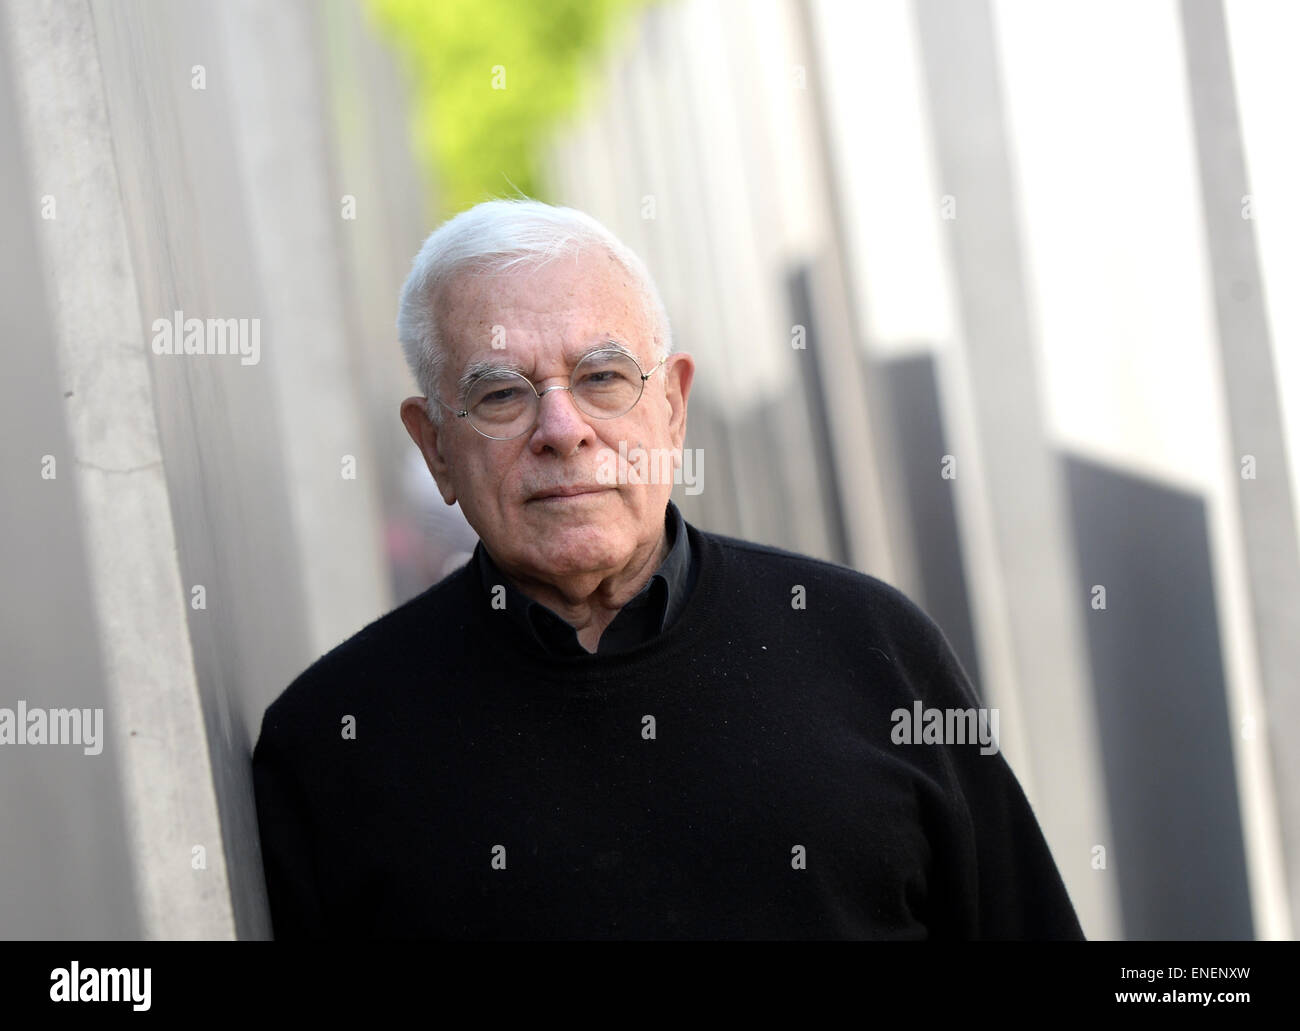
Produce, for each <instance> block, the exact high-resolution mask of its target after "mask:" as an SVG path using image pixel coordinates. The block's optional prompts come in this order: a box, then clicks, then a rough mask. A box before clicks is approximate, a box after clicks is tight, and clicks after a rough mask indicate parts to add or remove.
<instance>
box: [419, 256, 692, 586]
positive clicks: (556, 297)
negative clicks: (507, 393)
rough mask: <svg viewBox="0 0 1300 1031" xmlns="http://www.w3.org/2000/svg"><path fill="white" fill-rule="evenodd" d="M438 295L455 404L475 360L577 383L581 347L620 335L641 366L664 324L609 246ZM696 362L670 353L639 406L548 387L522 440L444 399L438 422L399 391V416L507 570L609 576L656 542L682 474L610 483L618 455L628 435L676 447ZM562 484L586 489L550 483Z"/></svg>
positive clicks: (461, 281)
mask: <svg viewBox="0 0 1300 1031" xmlns="http://www.w3.org/2000/svg"><path fill="white" fill-rule="evenodd" d="M436 302H437V303H439V304H440V313H441V322H440V325H441V327H442V333H443V344H444V347H445V349H446V359H447V360H446V363H445V365H444V370H443V376H442V382H441V384H440V391H441V397H442V400H443V401H445V402H447V403H448V404H450V405H452V406H453V407H455V408H458V409H459V408H460V407H461V404H462V401H463V397H462V396H461V395H460V393H459V392H458V389H457V387H458V382H459V380H460V378H461V376H462V374H463V372H464V370H465V369H466V367H467V366H469V365H470V363H473V362H478V361H493V362H502V363H504V364H505V365H506V366H507V367H509V368H514V369H515V370H516V371H518V372H520V373H522V374H523V375H524V376H525V377H527V378H528V379H529V380H531V381H532V383H533V385H534V386H535V387H536V388H537V390H538V391H539V392H540V391H543V390H545V389H546V388H547V387H550V386H556V385H558V386H568V385H569V375H570V373H571V372H572V370H573V367H574V365H575V364H576V363H577V362H578V360H579V359H580V358H581V357H582V356H583V355H585V354H587V353H589V352H590V351H593V350H597V349H600V348H601V347H602V346H607V344H608V342H609V341H611V340H613V341H617V342H618V343H620V344H622V346H623V347H625V348H626V349H627V350H629V351H630V352H631V353H632V354H633V355H634V356H635V358H636V360H637V361H638V363H640V365H641V368H642V370H643V371H645V372H649V371H650V370H651V369H652V368H653V367H654V366H655V363H656V361H657V358H656V353H657V348H656V346H655V343H654V331H655V326H654V323H653V320H652V316H651V314H650V313H649V312H648V311H647V310H646V304H645V301H644V299H643V297H642V295H641V294H640V292H639V291H638V289H637V286H636V282H635V280H634V279H633V277H632V276H631V275H630V274H629V273H627V272H625V271H624V270H623V268H622V266H620V265H619V264H618V262H616V261H615V260H614V259H613V258H612V257H610V256H609V255H608V254H606V253H605V252H604V251H603V250H590V251H586V252H584V253H582V254H581V255H579V256H577V257H574V256H572V255H566V256H563V257H560V258H557V259H555V260H554V261H551V262H549V263H548V264H547V265H545V266H543V267H541V268H535V269H526V270H521V271H518V272H510V273H505V274H496V275H489V276H476V275H462V276H460V277H458V278H456V279H455V280H453V281H452V282H450V283H449V284H448V285H447V286H446V287H445V288H444V290H443V292H442V296H441V297H440V298H437V299H436ZM494 327H495V328H494ZM502 330H504V333H502ZM494 342H496V343H497V344H498V346H497V347H495V348H494V347H493V343H494ZM501 344H504V346H499V345H501ZM693 373H694V363H693V361H692V359H691V358H690V356H689V355H685V354H674V355H671V356H670V357H669V359H668V361H667V362H666V363H665V366H664V367H663V368H662V369H660V370H659V371H658V372H656V373H655V374H654V375H652V376H651V377H650V379H649V380H647V381H646V384H645V390H644V392H643V393H642V395H641V399H640V400H639V401H638V402H637V403H636V405H635V406H634V407H633V408H632V410H631V411H629V412H628V413H627V414H626V415H623V416H620V417H618V418H614V419H597V418H593V417H591V416H588V415H586V414H584V413H583V412H582V411H581V409H579V408H578V407H577V406H576V405H575V404H574V400H573V396H572V394H570V393H569V392H568V391H566V390H554V391H551V392H549V393H546V394H544V395H543V397H542V399H541V402H540V405H539V408H538V413H537V421H536V423H535V424H534V425H533V426H532V427H531V428H530V429H528V430H527V431H525V432H524V433H523V434H522V435H521V436H519V437H517V438H515V439H514V440H491V439H488V438H487V437H484V436H482V435H480V434H479V433H477V432H475V430H474V428H473V427H472V426H470V425H469V422H468V420H466V419H460V418H457V417H456V416H455V415H454V414H452V413H451V412H449V411H446V410H445V409H444V411H443V422H442V427H441V428H439V427H437V426H436V425H434V424H433V423H432V422H431V421H430V420H429V419H428V417H427V415H426V414H425V413H424V412H423V410H422V406H421V404H420V403H419V402H418V401H416V400H415V399H408V400H407V401H405V402H403V406H402V418H403V421H404V422H405V423H406V427H407V430H408V431H409V432H410V434H411V436H412V438H413V439H414V440H415V441H416V443H417V444H418V445H419V446H420V449H421V451H422V452H423V453H424V456H425V459H426V461H427V462H428V464H429V469H430V471H431V472H432V473H433V475H434V478H435V479H436V480H437V482H438V487H439V490H440V491H441V493H442V496H443V498H444V499H445V500H446V501H447V503H448V504H450V503H452V502H453V501H459V502H460V506H461V510H462V511H463V512H464V513H465V518H466V519H468V520H469V523H470V525H471V526H472V527H474V529H475V530H476V531H477V532H478V535H479V536H480V537H481V538H482V539H483V542H484V544H485V545H486V546H487V549H488V551H489V552H490V553H491V554H492V556H493V558H494V559H496V561H497V562H498V563H499V564H500V565H501V566H502V567H503V568H504V569H505V570H506V571H507V572H511V573H513V574H515V575H516V576H522V577H525V578H530V579H538V580H543V581H546V582H548V583H556V582H558V581H560V580H562V579H563V578H566V577H572V576H575V575H583V574H594V573H600V574H602V575H612V574H615V573H617V572H618V571H619V570H622V569H624V568H625V567H627V566H629V564H632V563H635V562H641V561H645V560H646V558H647V557H648V556H649V555H650V554H652V553H653V552H654V550H655V549H656V548H657V546H658V543H659V541H660V538H661V536H662V534H663V528H664V509H665V507H666V506H667V503H668V497H669V495H670V493H671V491H672V482H671V476H663V475H658V473H659V469H658V468H656V476H654V477H652V478H653V479H658V480H660V481H661V482H657V483H656V482H651V483H644V482H631V483H628V482H610V480H611V476H610V475H609V474H608V473H609V471H610V470H614V469H615V466H616V463H615V462H611V461H610V459H611V457H612V456H617V455H618V453H619V445H620V442H625V446H626V449H627V451H628V453H629V454H632V455H634V454H635V453H636V452H635V449H636V448H643V449H645V450H646V452H648V453H651V454H654V453H655V452H654V451H653V450H652V449H658V450H659V451H660V452H661V453H664V454H667V453H668V452H670V451H678V450H680V448H681V446H682V442H683V439H684V436H685V431H686V399H687V395H688V394H689V392H690V385H691V379H692V376H693ZM606 449H608V450H606ZM602 452H605V453H604V455H603V457H602ZM611 452H612V456H611ZM671 468H672V467H671V465H669V466H667V469H668V471H669V472H670V473H671ZM619 479H634V480H635V479H636V478H635V477H620V478H619ZM664 480H667V482H662V481H664ZM557 488H569V489H572V488H583V489H584V490H585V492H584V493H580V494H573V495H571V496H557V495H554V494H552V495H551V496H546V497H543V496H541V495H543V494H544V493H545V492H552V491H555V490H556V489H557Z"/></svg>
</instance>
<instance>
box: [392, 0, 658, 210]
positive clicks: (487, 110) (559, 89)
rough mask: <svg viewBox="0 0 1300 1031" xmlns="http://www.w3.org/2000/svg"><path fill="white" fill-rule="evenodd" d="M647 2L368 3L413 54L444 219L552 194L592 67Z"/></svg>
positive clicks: (407, 60)
mask: <svg viewBox="0 0 1300 1031" xmlns="http://www.w3.org/2000/svg"><path fill="white" fill-rule="evenodd" d="M647 2H648V0H545V2H541V0H367V3H368V6H369V9H370V12H371V14H372V16H373V20H374V21H375V23H376V24H377V26H378V29H379V32H380V34H381V36H382V37H383V38H385V39H386V40H388V41H389V43H390V44H391V45H392V46H393V47H394V48H395V49H396V51H397V52H398V53H399V54H400V55H401V60H402V63H403V66H404V68H405V70H406V73H407V78H408V82H409V84H410V87H411V91H412V98H413V101H414V117H415V129H414V133H415V147H416V152H417V155H418V157H419V158H420V160H421V161H422V162H423V164H424V167H425V169H426V170H427V171H428V172H429V173H430V174H431V175H432V177H433V180H434V182H435V183H436V192H437V202H438V208H439V209H440V213H441V214H442V215H451V214H453V213H455V212H457V211H460V210H462V209H463V208H466V207H469V206H470V205H472V204H475V203H477V202H478V201H480V200H484V199H486V198H488V197H490V196H501V195H503V194H509V193H512V192H513V189H514V188H515V187H517V188H518V189H519V190H520V191H522V192H523V193H526V194H528V195H529V196H540V194H541V192H542V187H543V183H542V182H541V169H540V157H541V150H540V148H541V146H542V145H543V143H544V142H545V140H546V137H547V135H548V133H549V131H550V130H551V129H552V128H553V127H554V125H555V123H556V122H557V121H558V120H559V119H560V118H561V117H562V116H563V115H565V114H567V113H569V112H570V111H572V110H573V109H574V108H575V107H576V106H577V103H578V100H579V97H580V96H581V86H582V84H583V76H584V72H585V71H586V68H587V60H586V59H588V58H589V57H590V56H591V55H592V54H593V53H594V52H596V51H598V50H599V48H600V47H601V46H602V44H604V43H605V41H606V39H607V37H608V35H609V33H610V30H611V29H612V28H613V26H614V25H615V24H617V23H618V22H619V21H620V20H621V17H622V16H624V15H626V14H627V13H630V12H631V11H633V10H635V9H637V8H639V7H642V6H644V5H645V4H646V3H647Z"/></svg>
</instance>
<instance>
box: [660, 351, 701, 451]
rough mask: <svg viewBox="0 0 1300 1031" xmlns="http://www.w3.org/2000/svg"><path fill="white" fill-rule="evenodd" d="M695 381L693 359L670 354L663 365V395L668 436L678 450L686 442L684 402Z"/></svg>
mask: <svg viewBox="0 0 1300 1031" xmlns="http://www.w3.org/2000/svg"><path fill="white" fill-rule="evenodd" d="M694 381H695V359H694V358H692V357H691V356H690V355H689V354H687V353H686V352H685V351H679V352H678V353H676V354H670V355H669V356H668V361H667V362H666V363H665V365H664V395H665V397H666V398H667V400H668V407H669V410H670V411H669V417H668V435H669V439H670V440H672V442H673V447H674V448H676V449H678V450H680V449H681V447H682V445H683V444H685V442H686V401H687V398H689V397H690V394H691V384H692V383H693V382H694Z"/></svg>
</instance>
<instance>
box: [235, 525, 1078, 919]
mask: <svg viewBox="0 0 1300 1031" xmlns="http://www.w3.org/2000/svg"><path fill="white" fill-rule="evenodd" d="M687 525H688V532H689V533H690V534H691V535H692V538H693V540H692V543H693V544H694V545H695V546H696V548H697V555H698V558H699V579H698V582H697V584H696V587H695V590H694V591H693V592H692V594H691V596H690V599H689V601H688V603H687V606H686V608H685V610H684V611H683V612H682V614H681V616H680V618H678V619H677V620H676V621H675V622H674V623H673V624H672V626H670V627H669V628H668V629H667V630H666V631H665V632H664V633H662V634H661V635H659V636H658V637H655V638H654V639H652V640H651V641H649V642H647V643H646V644H643V645H639V646H637V647H634V648H632V649H631V650H629V651H626V652H622V653H619V654H616V655H612V656H598V655H581V656H547V655H546V654H544V653H542V652H541V650H540V649H538V648H537V646H536V645H535V644H534V643H533V642H531V641H529V640H527V639H526V637H525V636H524V635H523V633H522V631H521V630H520V629H519V627H518V626H517V625H516V624H515V623H514V621H512V620H511V619H509V618H508V617H507V614H506V613H505V612H503V611H499V610H496V609H493V608H492V606H491V598H490V596H489V595H488V594H486V593H485V592H484V590H483V587H482V584H481V583H479V582H478V579H477V578H476V577H475V576H473V575H471V574H472V570H471V569H470V568H469V567H462V568H461V569H460V570H458V571H457V572H455V573H453V574H451V575H450V576H448V577H447V578H446V579H444V580H443V581H442V582H441V583H439V584H437V585H435V586H434V587H432V588H430V589H429V590H427V591H425V592H424V593H423V594H421V595H420V596H418V597H416V598H414V599H412V600H411V601H409V602H407V603H406V604H404V605H402V606H401V607H399V608H398V609H396V610H394V611H393V612H390V613H389V614H388V615H386V616H384V617H383V618H382V619H379V620H378V621H376V622H374V623H372V624H371V625H370V626H368V627H366V628H365V629H364V630H362V631H361V632H360V633H358V634H356V635H355V636H353V637H352V638H350V639H349V640H347V641H346V642H344V643H343V644H341V645H339V646H338V647H337V648H335V649H334V650H333V651H331V652H330V653H329V654H328V655H326V656H324V657H323V658H321V659H319V660H318V661H317V662H316V663H315V664H313V665H312V666H311V668H310V669H308V670H307V671H306V672H305V673H303V674H302V675H301V676H299V677H298V678H297V680H295V681H294V682H293V684H291V685H290V686H289V687H288V689H286V690H285V691H284V693H283V694H282V695H281V696H280V697H279V698H278V699H277V700H276V701H275V702H274V703H273V704H272V705H271V706H270V707H269V708H268V709H267V711H266V715H265V718H264V720H263V723H262V732H261V736H260V739H259V740H258V743H257V747H256V749H255V751H254V756H253V772H254V782H255V786H256V792H257V810H258V820H259V823H260V827H261V838H262V851H263V859H264V864H265V870H266V879H267V888H268V892H269V897H270V904H271V915H272V919H273V922H274V928H275V933H276V936H277V937H278V938H289V937H300V936H305V935H306V936H359V937H373V936H380V937H389V938H393V937H412V936H415V937H431V938H465V939H468V938H515V939H542V938H587V939H601V938H640V939H645V938H711V939H718V938H761V939H772V938H783V939H800V938H870V939H916V938H927V937H929V938H1076V939H1077V938H1081V937H1082V932H1081V930H1080V927H1079V923H1078V920H1077V919H1076V916H1075V913H1074V910H1073V908H1072V906H1071V904H1070V900H1069V898H1068V896H1067V894H1066V891H1065V888H1064V886H1063V885H1062V882H1061V878H1060V875H1059V873H1058V872H1057V869H1056V866H1055V865H1054V863H1053V861H1052V857H1051V854H1050V853H1049V851H1048V849H1047V846H1046V844H1045V842H1044V840H1043V837H1042V834H1041V832H1040V830H1039V827H1038V824H1037V822H1036V821H1035V819H1034V816H1033V813H1032V811H1031V810H1030V807H1029V805H1028V803H1027V801H1026V800H1025V797H1024V794H1023V793H1022V791H1021V789H1020V786H1019V784H1018V783H1017V782H1016V779H1015V777H1014V776H1013V774H1012V772H1011V770H1010V768H1009V767H1008V766H1007V764H1006V762H1005V760H1004V759H1003V758H1002V756H1001V754H1000V753H996V754H981V748H980V746H979V745H978V744H965V745H957V744H953V745H941V744H923V743H917V744H895V743H894V742H893V741H892V740H891V731H892V730H894V728H895V722H894V720H893V719H892V718H891V714H892V713H893V712H894V711H895V710H897V709H907V710H909V711H912V710H913V702H914V701H917V700H919V701H920V702H921V703H923V705H924V707H926V708H940V709H945V708H963V709H964V708H969V707H976V706H978V704H979V703H978V702H977V700H976V698H975V695H974V692H973V691H972V689H971V687H970V684H969V681H968V680H967V678H966V676H965V674H964V672H963V671H962V669H961V666H960V664H959V663H958V661H957V659H956V658H955V656H954V655H953V653H952V651H951V649H950V648H949V646H948V644H947V642H946V640H945V639H944V637H943V634H942V633H941V632H940V630H939V629H938V627H937V626H935V624H934V623H933V622H932V621H931V620H930V619H929V618H928V617H927V616H926V615H925V614H924V613H923V612H921V610H920V609H919V608H918V607H917V606H915V605H914V604H913V603H912V602H910V601H909V600H908V599H907V598H905V597H904V596H903V595H902V594H901V593H899V592H898V591H897V590H895V589H894V588H892V587H890V586H888V585H886V584H884V583H882V582H881V581H879V580H876V579H874V578H872V577H869V576H864V575H862V574H860V573H856V572H853V571H851V570H849V569H846V568H844V567H841V566H836V565H832V564H830V563H826V562H820V561H817V560H814V559H810V558H806V557H802V556H798V555H793V554H790V553H788V552H783V551H779V550H776V549H773V548H767V547H761V546H759V545H755V544H749V543H746V542H743V541H738V540H733V539H730V538H726V537H722V536H719V535H715V534H709V533H704V532H701V531H699V530H698V529H696V528H695V527H693V526H690V525H689V524H687ZM796 587H802V588H803V591H802V592H800V591H797V590H796ZM801 597H802V599H803V601H804V605H806V607H796V606H797V605H798V603H799V599H800V598H801ZM349 717H351V719H349ZM647 717H653V720H650V719H647Z"/></svg>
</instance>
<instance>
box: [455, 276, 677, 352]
mask: <svg viewBox="0 0 1300 1031" xmlns="http://www.w3.org/2000/svg"><path fill="white" fill-rule="evenodd" d="M438 303H439V310H440V313H441V320H440V322H441V329H442V336H443V343H444V347H445V348H446V352H447V355H448V357H449V358H450V359H451V361H452V364H453V365H458V364H460V362H463V361H465V360H468V359H469V358H471V357H484V356H489V357H490V356H491V354H492V353H497V354H500V352H502V351H505V352H509V353H510V354H511V356H512V357H514V358H516V359H525V358H527V357H529V356H531V357H532V358H538V357H541V356H551V355H554V356H557V357H558V356H566V357H577V356H580V355H581V354H582V353H585V352H586V351H587V350H590V349H591V347H593V346H596V345H598V344H599V343H600V342H601V341H602V340H608V339H614V340H619V341H622V342H623V343H624V345H625V346H627V347H628V348H629V349H631V350H632V351H633V352H639V351H640V350H641V349H642V347H643V345H644V344H648V342H649V341H650V339H651V338H652V337H653V332H654V328H653V325H652V324H651V319H650V311H649V305H648V303H647V299H646V296H645V293H644V291H643V289H642V287H641V284H640V283H639V282H638V281H637V279H636V277H635V276H634V275H633V274H632V273H631V272H629V271H627V270H626V269H624V268H623V266H622V265H621V264H619V262H618V261H617V260H615V258H614V257H613V256H612V255H610V254H608V253H606V252H604V251H603V250H601V251H584V252H580V253H577V254H565V255H561V256H559V257H557V258H554V259H551V260H550V261H548V262H547V263H546V264H544V265H541V266H534V267H530V268H519V269H512V270H509V271H506V272H494V273H475V272H466V273H461V274H460V275H457V276H455V277H454V278H452V279H451V280H450V281H449V282H448V283H447V284H446V285H445V286H444V288H443V290H442V292H441V294H440V296H439V299H438ZM485 353H486V354H485Z"/></svg>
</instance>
